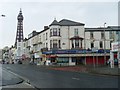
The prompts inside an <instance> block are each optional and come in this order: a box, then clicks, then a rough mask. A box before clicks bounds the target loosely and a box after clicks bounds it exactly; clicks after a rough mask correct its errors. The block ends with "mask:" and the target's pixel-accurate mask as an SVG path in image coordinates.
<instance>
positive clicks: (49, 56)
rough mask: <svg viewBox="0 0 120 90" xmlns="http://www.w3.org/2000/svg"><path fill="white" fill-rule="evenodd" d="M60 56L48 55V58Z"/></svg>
mask: <svg viewBox="0 0 120 90" xmlns="http://www.w3.org/2000/svg"><path fill="white" fill-rule="evenodd" d="M56 57H58V56H57V55H46V58H56Z"/></svg>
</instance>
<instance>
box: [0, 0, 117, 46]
mask: <svg viewBox="0 0 120 90" xmlns="http://www.w3.org/2000/svg"><path fill="white" fill-rule="evenodd" d="M50 1H51V2H50ZM88 1H89V0H84V1H83V2H79V1H78V0H74V2H73V0H66V2H65V1H64V0H60V1H59V2H58V1H55V0H49V2H48V0H44V1H43V0H41V1H38V0H34V1H33V0H29V1H27V0H24V1H23V0H21V1H18V0H11V1H8V0H4V1H0V14H5V15H6V17H0V48H3V47H5V46H11V45H14V42H15V36H16V31H17V16H18V14H19V11H20V8H22V13H23V16H24V20H23V30H24V37H28V34H30V33H31V32H32V31H33V30H36V31H41V30H43V27H44V26H46V25H49V24H51V22H52V21H53V20H54V18H56V19H57V21H60V20H62V19H69V20H73V21H77V22H81V23H84V24H85V27H103V24H104V22H106V23H107V24H106V26H115V25H118V0H90V1H89V2H88ZM94 1H97V2H94Z"/></svg>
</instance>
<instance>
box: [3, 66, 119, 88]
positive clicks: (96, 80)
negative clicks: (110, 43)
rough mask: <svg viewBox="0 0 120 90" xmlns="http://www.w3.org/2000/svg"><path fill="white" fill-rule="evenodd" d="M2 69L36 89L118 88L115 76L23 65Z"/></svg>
mask: <svg viewBox="0 0 120 90" xmlns="http://www.w3.org/2000/svg"><path fill="white" fill-rule="evenodd" d="M2 67H3V68H6V69H7V70H10V71H12V72H14V73H16V74H18V75H20V76H22V77H24V78H26V79H28V80H29V81H30V83H31V84H32V85H34V86H36V87H37V88H118V77H117V76H101V75H93V74H89V73H77V72H68V71H58V70H51V69H48V68H45V67H41V66H35V65H24V64H23V65H19V64H14V65H11V64H8V65H7V64H5V65H2Z"/></svg>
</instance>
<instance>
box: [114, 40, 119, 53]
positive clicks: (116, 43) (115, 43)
mask: <svg viewBox="0 0 120 90" xmlns="http://www.w3.org/2000/svg"><path fill="white" fill-rule="evenodd" d="M118 49H120V43H118V42H114V43H112V51H113V52H114V51H118Z"/></svg>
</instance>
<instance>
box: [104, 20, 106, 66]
mask: <svg viewBox="0 0 120 90" xmlns="http://www.w3.org/2000/svg"><path fill="white" fill-rule="evenodd" d="M105 24H106V22H105V23H104V64H106V42H105V40H106V38H105Z"/></svg>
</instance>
